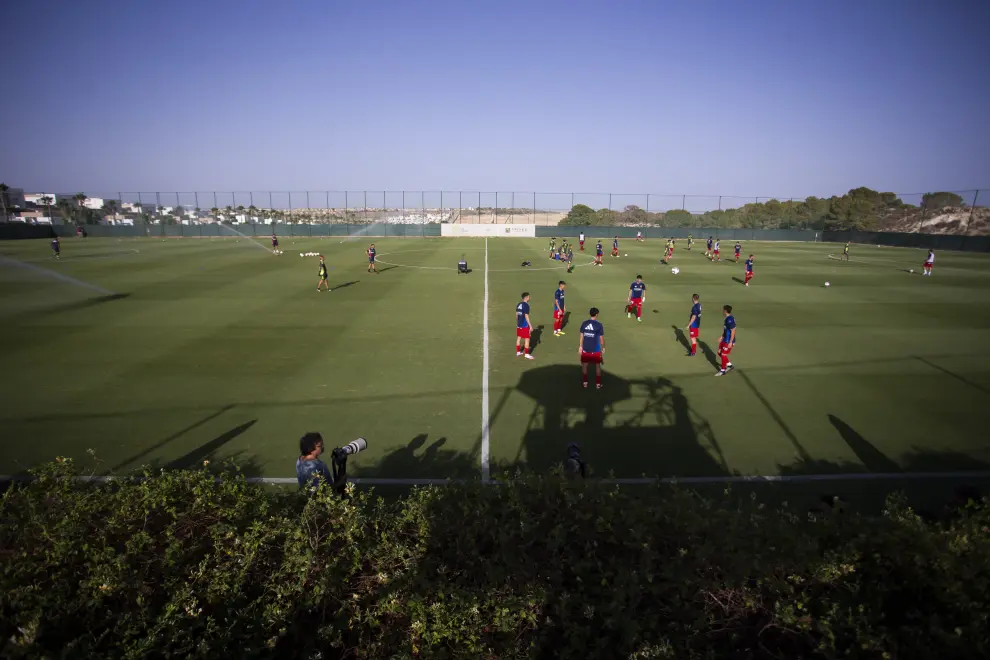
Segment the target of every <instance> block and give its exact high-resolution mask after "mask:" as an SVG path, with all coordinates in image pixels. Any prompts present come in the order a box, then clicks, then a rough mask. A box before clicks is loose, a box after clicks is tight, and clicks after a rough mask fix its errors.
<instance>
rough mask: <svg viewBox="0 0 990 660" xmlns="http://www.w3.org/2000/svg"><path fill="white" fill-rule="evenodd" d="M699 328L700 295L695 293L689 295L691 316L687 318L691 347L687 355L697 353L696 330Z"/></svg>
mask: <svg viewBox="0 0 990 660" xmlns="http://www.w3.org/2000/svg"><path fill="white" fill-rule="evenodd" d="M700 330H701V296H699V295H698V294H697V293H696V294H694V295H693V296H691V318H689V319H688V327H687V331H688V336H690V337H691V347H690V348H688V355H690V356H695V355H697V354H698V332H699V331H700Z"/></svg>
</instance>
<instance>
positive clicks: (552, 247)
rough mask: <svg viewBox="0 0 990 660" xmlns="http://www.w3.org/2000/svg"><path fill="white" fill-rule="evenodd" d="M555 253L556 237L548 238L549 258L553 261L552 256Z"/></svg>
mask: <svg viewBox="0 0 990 660" xmlns="http://www.w3.org/2000/svg"><path fill="white" fill-rule="evenodd" d="M556 252H557V237H556V236H551V237H550V258H551V259H553V255H554V254H555V253H556Z"/></svg>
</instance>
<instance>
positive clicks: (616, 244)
mask: <svg viewBox="0 0 990 660" xmlns="http://www.w3.org/2000/svg"><path fill="white" fill-rule="evenodd" d="M612 256H613V257H617V256H619V237H618V236H616V237H615V238H613V239H612Z"/></svg>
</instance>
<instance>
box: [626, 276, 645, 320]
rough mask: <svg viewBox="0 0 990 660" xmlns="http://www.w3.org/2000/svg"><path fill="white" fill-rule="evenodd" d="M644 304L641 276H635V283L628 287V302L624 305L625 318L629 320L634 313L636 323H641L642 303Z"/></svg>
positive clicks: (643, 287) (643, 286) (643, 285)
mask: <svg viewBox="0 0 990 660" xmlns="http://www.w3.org/2000/svg"><path fill="white" fill-rule="evenodd" d="M644 302H646V284H644V283H643V276H642V275H637V276H636V281H635V282H633V283H632V284H630V285H629V300H628V301H627V303H626V318H627V319H631V318H632V315H633V311H635V312H636V321H638V322H639V323H642V322H643V303H644Z"/></svg>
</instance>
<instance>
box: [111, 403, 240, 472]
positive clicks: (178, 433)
mask: <svg viewBox="0 0 990 660" xmlns="http://www.w3.org/2000/svg"><path fill="white" fill-rule="evenodd" d="M233 407H234V405H233V404H230V403H228V404H227V405H226V406H223V407H222V408H220V409H219V410H217V411H216V412H214V413H211V414H209V415H207V416H206V417H203V418H202V419H199V420H197V421H195V422H193V423H192V424H190V425H189V426H187V427H185V428H183V429H179V430H178V431H176V432H175V433H173V434H171V435H169V436H167V437H165V438H163V439H161V440H159V441H158V442H156V443H155V444H153V445H151V446H150V447H148V448H146V449H144V450H142V451H140V452H138V453H137V454H135V455H133V456H131V457H130V458H128V459H127V460H125V461H122V462H120V463H117V464H116V465H114V466H112V467H111V468H110V471H111V473H115V472H117V471H118V470H120V469H121V468H124V467H126V466H128V465H132V464H134V463H136V462H138V461H140V460H141V459H142V458H144V457H145V456H147V455H148V454H150V453H152V452H154V451H157V450H159V449H161V448H162V447H164V446H165V445H167V444H168V443H170V442H172V441H173V440H177V439H178V438H181V437H182V436H184V435H185V434H186V433H189V432H190V431H193V430H195V429H197V428H199V427H200V426H202V425H203V424H206V423H207V422H209V421H211V420H214V419H216V418H217V417H219V416H220V415H222V414H224V413H225V412H227V411H228V410H230V409H231V408H233Z"/></svg>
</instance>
